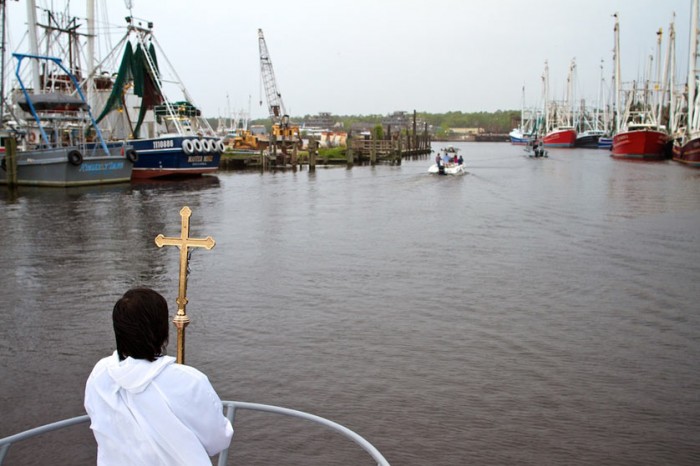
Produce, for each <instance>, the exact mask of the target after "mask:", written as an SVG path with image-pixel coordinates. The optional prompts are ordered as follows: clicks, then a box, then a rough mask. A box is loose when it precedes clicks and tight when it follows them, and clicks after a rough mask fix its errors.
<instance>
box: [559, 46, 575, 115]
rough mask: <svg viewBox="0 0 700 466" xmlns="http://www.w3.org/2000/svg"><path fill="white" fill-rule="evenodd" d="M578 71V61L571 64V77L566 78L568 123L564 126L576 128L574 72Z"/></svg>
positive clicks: (572, 61)
mask: <svg viewBox="0 0 700 466" xmlns="http://www.w3.org/2000/svg"><path fill="white" fill-rule="evenodd" d="M575 70H576V59H575V58H574V59H572V60H571V64H569V75H568V76H567V77H566V102H565V105H566V117H565V118H566V121H564V122H562V123H563V124H564V126H574V112H575V110H574V72H575Z"/></svg>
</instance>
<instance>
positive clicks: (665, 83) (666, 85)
mask: <svg viewBox="0 0 700 466" xmlns="http://www.w3.org/2000/svg"><path fill="white" fill-rule="evenodd" d="M675 20H676V18H675V13H674V15H673V19H672V20H671V24H670V25H669V27H668V44H667V45H666V57H665V59H664V74H663V77H662V78H661V83H660V89H659V102H658V104H659V105H658V107H657V110H656V124H658V125H661V124H662V121H661V118H662V117H663V110H664V106H665V105H666V103H668V101H669V100H670V99H669V98H668V97H669V92H671V93H673V80H671V79H670V72H671V70H670V67H671V61H672V60H673V56H674V55H675V54H676V27H675V24H674V23H675ZM672 121H673V120H671V119H669V121H668V126H667V128H666V129H668V130H670V129H672V128H670V126H671V122H672Z"/></svg>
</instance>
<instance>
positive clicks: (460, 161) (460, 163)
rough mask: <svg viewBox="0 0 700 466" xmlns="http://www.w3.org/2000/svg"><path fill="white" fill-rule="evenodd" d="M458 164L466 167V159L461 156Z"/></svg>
mask: <svg viewBox="0 0 700 466" xmlns="http://www.w3.org/2000/svg"><path fill="white" fill-rule="evenodd" d="M457 164H459V165H464V159H463V158H462V156H461V155H460V156H459V158H458V159H457Z"/></svg>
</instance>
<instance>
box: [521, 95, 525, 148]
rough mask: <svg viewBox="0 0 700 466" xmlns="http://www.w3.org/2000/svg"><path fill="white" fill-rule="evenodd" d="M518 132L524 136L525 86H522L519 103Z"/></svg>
mask: <svg viewBox="0 0 700 466" xmlns="http://www.w3.org/2000/svg"><path fill="white" fill-rule="evenodd" d="M520 132H521V133H522V135H523V136H524V135H525V85H524V84H523V95H522V99H521V101H520Z"/></svg>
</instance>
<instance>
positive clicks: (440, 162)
mask: <svg viewBox="0 0 700 466" xmlns="http://www.w3.org/2000/svg"><path fill="white" fill-rule="evenodd" d="M435 164H437V166H438V168H440V165H441V164H442V156H440V152H438V154H437V155H436V156H435Z"/></svg>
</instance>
